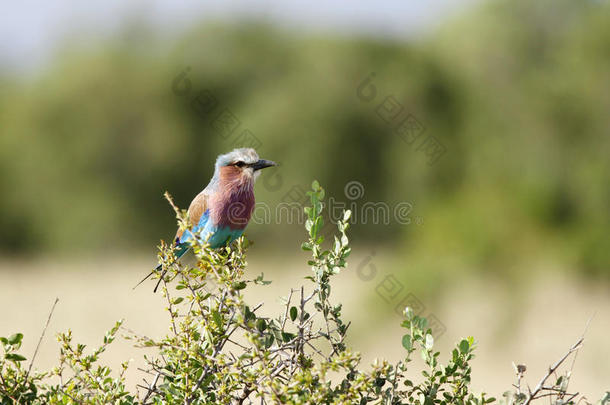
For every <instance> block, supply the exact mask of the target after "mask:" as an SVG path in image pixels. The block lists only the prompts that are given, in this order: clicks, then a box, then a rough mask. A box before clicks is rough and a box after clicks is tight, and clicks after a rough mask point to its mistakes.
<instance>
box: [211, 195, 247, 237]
mask: <svg viewBox="0 0 610 405" xmlns="http://www.w3.org/2000/svg"><path fill="white" fill-rule="evenodd" d="M210 203H211V204H210V205H211V206H210V216H211V219H212V222H213V223H214V225H215V226H218V227H219V228H225V227H228V228H230V229H232V230H242V231H243V229H244V228H245V227H246V225H248V222H249V221H250V217H251V216H252V211H253V210H254V191H253V189H252V186H251V185H245V186H243V187H236V188H233V189H228V190H224V191H219V192H218V193H217V194H216V195H215V196H214V197H213V198H212V201H210Z"/></svg>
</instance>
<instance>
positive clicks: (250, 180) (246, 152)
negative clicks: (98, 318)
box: [134, 148, 277, 292]
mask: <svg viewBox="0 0 610 405" xmlns="http://www.w3.org/2000/svg"><path fill="white" fill-rule="evenodd" d="M270 166H277V164H276V163H275V162H272V161H270V160H264V159H259V157H258V154H257V153H256V151H255V150H254V149H252V148H240V149H234V150H233V151H231V152H229V153H227V154H224V155H220V156H218V158H217V159H216V166H215V169H214V176H213V177H212V179H211V180H210V183H209V184H208V185H207V186H206V188H204V189H203V191H202V192H200V193H199V194H197V196H196V197H195V198H194V199H193V201H192V202H191V205H190V206H189V209H188V218H189V222H190V223H191V225H192V229H191V230H186V231H184V232H183V231H182V230H180V229H179V230H178V232H177V233H176V237H175V238H174V243H175V247H174V249H175V253H176V257H178V258H180V257H182V256H183V255H184V254H185V253H186V252H187V251H188V250H189V248H190V245H189V240H190V239H191V238H193V233H198V234H199V235H201V237H202V238H203V239H204V240H206V239H207V242H208V243H209V244H210V247H211V248H212V249H217V248H220V247H223V246H226V245H227V244H229V243H231V242H233V241H234V240H235V239H237V238H239V237H240V236H241V235H242V234H243V233H244V229H245V228H246V225H248V221H250V217H251V215H252V211H253V210H254V181H255V180H256V178H257V177H258V176H259V175H260V170H261V169H264V168H265V167H270ZM161 267H162V266H161V265H159V266H157V268H156V269H155V271H158V270H160V269H161ZM152 274H154V271H152V272H151V273H150V274H149V275H147V276H146V277H144V279H142V281H140V282H139V283H138V284H137V285H136V287H137V286H138V285H140V284H141V283H142V282H143V281H144V280H146V279H147V278H148V277H150V276H151V275H152ZM164 275H165V271H164V272H163V274H162V275H161V277H160V279H159V281H158V282H157V285H156V286H155V289H154V291H155V292H156V291H157V288H158V287H159V284H160V283H161V280H163V276H164ZM134 288H135V287H134Z"/></svg>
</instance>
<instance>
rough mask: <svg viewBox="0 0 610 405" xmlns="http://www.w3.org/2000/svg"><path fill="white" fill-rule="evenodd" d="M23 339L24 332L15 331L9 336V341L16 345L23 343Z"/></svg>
mask: <svg viewBox="0 0 610 405" xmlns="http://www.w3.org/2000/svg"><path fill="white" fill-rule="evenodd" d="M21 339H23V333H15V334H14V335H11V336H9V337H8V343H9V344H11V345H16V344H19V343H21Z"/></svg>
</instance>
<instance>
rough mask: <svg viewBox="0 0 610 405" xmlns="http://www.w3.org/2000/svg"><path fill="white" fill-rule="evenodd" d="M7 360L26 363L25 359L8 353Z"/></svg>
mask: <svg viewBox="0 0 610 405" xmlns="http://www.w3.org/2000/svg"><path fill="white" fill-rule="evenodd" d="M5 358H6V359H7V360H10V361H24V360H25V357H23V356H22V355H20V354H17V353H8V354H7V355H6V356H5Z"/></svg>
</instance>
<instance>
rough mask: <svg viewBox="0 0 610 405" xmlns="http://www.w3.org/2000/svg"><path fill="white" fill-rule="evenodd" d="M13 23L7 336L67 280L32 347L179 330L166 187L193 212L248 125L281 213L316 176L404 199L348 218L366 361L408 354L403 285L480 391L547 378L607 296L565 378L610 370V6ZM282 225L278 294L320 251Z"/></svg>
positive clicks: (437, 7) (130, 10) (347, 297)
mask: <svg viewBox="0 0 610 405" xmlns="http://www.w3.org/2000/svg"><path fill="white" fill-rule="evenodd" d="M0 21H1V23H0V37H2V40H1V42H0V89H1V91H0V131H1V137H0V188H1V189H2V190H3V193H2V197H1V198H0V307H1V308H2V309H1V311H0V335H7V334H10V333H14V332H16V331H22V332H25V334H26V338H25V341H26V342H25V343H26V344H25V349H26V355H27V354H28V350H29V353H32V352H33V349H34V347H35V344H36V341H37V340H38V336H39V334H40V331H41V330H42V327H43V325H44V320H45V319H46V316H47V313H48V311H49V309H50V307H51V304H52V302H53V300H54V298H55V297H59V299H60V303H59V304H58V307H57V309H56V312H55V314H54V317H53V319H52V321H51V325H50V330H49V332H48V336H47V338H46V339H45V341H44V343H43V347H42V349H41V354H40V357H39V358H38V360H37V366H39V367H41V368H43V367H47V366H48V365H52V364H53V361H54V360H53V359H54V358H56V357H57V352H58V348H57V346H56V344H55V343H54V342H53V339H52V335H53V333H54V332H56V331H58V330H64V329H67V328H72V329H73V330H74V333H75V335H76V337H78V338H80V340H81V341H84V342H86V343H90V344H93V343H95V342H97V341H99V340H100V339H101V336H102V334H103V331H104V330H106V329H108V328H110V326H111V324H112V322H113V321H114V320H117V319H119V318H125V319H126V325H127V327H129V328H131V329H133V330H136V331H138V332H140V333H144V334H146V333H148V334H160V333H163V332H164V330H165V321H166V316H165V314H164V313H163V299H162V297H160V296H154V295H153V294H152V292H151V290H152V283H149V284H146V285H144V286H143V287H140V288H139V289H137V290H135V291H132V290H131V287H132V286H133V285H134V284H135V282H137V281H138V280H139V279H140V278H141V277H142V276H143V275H145V274H146V273H147V271H149V269H150V268H151V266H152V265H153V263H154V262H155V253H156V248H155V247H156V245H157V244H158V243H159V239H161V238H163V239H168V238H170V237H171V236H172V235H173V229H174V226H175V219H174V215H173V213H172V211H171V210H170V208H169V206H168V205H167V203H166V202H165V201H164V199H163V198H162V194H163V192H164V191H165V190H167V191H169V192H170V193H171V194H172V195H173V196H174V197H175V199H176V202H177V203H178V204H179V205H181V206H183V207H186V206H187V205H188V203H189V201H190V199H191V198H192V197H193V196H194V195H195V194H197V193H198V192H199V191H200V190H201V189H202V188H203V187H204V186H205V185H206V184H207V181H208V179H209V177H210V176H211V175H212V171H213V161H214V159H215V157H216V156H217V155H218V154H220V153H224V152H226V151H228V150H231V149H232V148H234V147H236V146H251V145H253V146H256V147H257V149H258V150H259V153H260V154H261V156H262V157H265V158H267V159H272V160H275V161H278V162H280V163H281V167H280V168H277V169H268V170H267V171H266V172H265V173H264V174H263V175H262V177H261V179H260V180H259V183H258V185H257V190H256V194H257V201H259V202H264V203H265V204H267V205H268V206H269V207H271V209H272V210H273V209H274V207H277V206H278V204H281V203H282V202H286V201H300V200H299V198H300V197H299V196H302V192H303V191H304V190H306V189H307V188H308V187H309V184H310V183H311V181H312V180H313V179H318V180H319V181H320V183H321V184H322V185H323V186H324V187H325V188H326V189H327V194H328V195H330V196H332V197H333V198H334V199H335V200H336V201H341V202H345V203H347V204H356V206H357V207H362V206H363V205H364V204H365V203H367V202H368V203H383V204H386V205H387V206H388V207H396V206H397V205H399V204H401V203H408V204H409V206H410V207H412V209H411V210H410V213H409V217H410V221H402V223H401V221H396V220H394V219H395V217H394V216H392V220H391V221H390V222H389V223H387V224H376V223H373V222H374V221H367V222H365V223H362V222H363V221H360V222H358V223H356V224H354V226H353V227H352V229H351V231H352V232H351V235H352V240H353V242H354V253H353V257H352V261H351V264H350V269H349V270H348V271H347V272H346V273H344V274H342V275H341V276H340V279H339V280H338V286H337V288H336V293H337V299H340V300H343V301H344V302H345V308H346V313H347V314H348V317H349V318H351V319H352V320H353V326H352V337H351V344H352V346H353V347H354V348H355V349H357V350H360V351H362V352H364V353H365V358H366V359H367V361H369V360H372V359H373V358H375V357H385V358H394V357H396V356H399V355H400V341H399V338H400V333H401V331H400V328H399V321H400V317H399V315H398V314H397V313H396V311H395V308H397V307H398V308H400V307H402V306H403V305H404V304H405V303H407V302H408V303H411V305H418V306H419V307H418V308H420V311H421V313H422V314H424V315H428V316H431V317H434V319H435V320H436V321H435V322H437V325H439V326H438V343H439V345H440V346H441V348H446V347H449V346H450V345H451V344H453V342H454V341H456V340H457V339H458V338H459V337H461V336H465V335H474V336H475V337H476V338H477V340H478V341H479V356H478V359H477V361H476V362H475V366H474V382H473V385H474V387H475V389H477V390H485V391H487V392H490V393H491V394H494V395H501V393H502V392H503V391H504V390H506V389H509V388H510V384H511V383H512V382H513V369H512V365H511V361H514V362H515V363H525V364H526V365H528V373H527V375H526V376H527V377H528V379H529V381H530V383H531V384H532V385H533V384H535V383H536V382H537V379H538V378H539V377H540V376H541V375H542V373H543V370H544V369H545V367H547V366H548V364H550V363H551V362H554V361H555V360H556V359H557V358H559V356H560V355H561V354H562V353H563V352H564V351H565V350H567V348H568V347H569V345H570V344H571V343H572V342H573V341H575V340H576V339H577V337H578V336H579V335H580V334H581V333H582V332H583V330H584V328H585V324H586V323H587V320H588V319H589V318H590V317H591V316H593V319H592V321H591V324H590V326H589V328H588V331H587V337H588V339H587V342H586V346H585V348H584V349H583V350H582V351H581V353H580V354H579V358H578V361H577V363H576V365H575V370H574V377H573V380H572V384H573V387H574V388H575V389H576V390H579V391H581V392H582V393H584V394H585V395H587V397H588V398H589V399H590V400H594V399H597V398H599V397H601V394H602V392H603V391H605V390H606V389H608V388H609V387H608V381H610V363H608V362H607V361H606V360H607V359H608V358H610V344H608V335H609V334H610V294H609V293H610V231H609V227H610V159H609V152H610V137H609V136H608V131H609V128H610V114H608V111H609V110H610V53H609V52H608V50H609V49H610V5H609V4H608V2H606V1H593V0H577V1H574V0H554V1H550V0H542V1H536V2H532V1H526V0H510V1H509V0H494V1H484V2H483V1H482V2H477V1H449V0H446V1H444V0H436V1H430V2H420V3H417V4H415V3H414V2H404V3H403V2H398V1H396V2H394V1H380V2H371V3H370V4H369V3H367V2H336V3H333V4H326V3H324V2H322V1H313V2H307V3H305V2H293V3H290V4H284V3H283V2H280V1H267V2H254V1H239V2H234V3H231V4H225V5H220V4H212V3H209V2H194V1H193V2H184V3H180V4H172V3H171V2H151V3H144V2H141V3H140V2H133V3H124V2H119V1H110V2H90V3H87V4H85V3H83V4H82V5H75V4H72V3H70V2H68V1H58V2H54V3H53V4H51V3H49V4H46V3H45V4H43V3H42V2H27V1H26V2H23V3H12V4H11V5H9V6H8V7H7V9H6V10H4V12H3V16H2V17H0ZM388 97H390V99H388ZM388 103H389V104H388ZM390 105H391V106H392V107H391V108H390V107H389V106H390ZM388 109H389V111H388ZM227 116H228V117H229V119H228V121H227V120H226V119H224V118H223V117H225V118H226V117H227ZM390 116H391V117H390ZM219 117H220V118H219ZM388 117H390V118H388ZM219 119H220V121H219ZM219 122H221V124H219ZM227 122H229V123H230V125H227V124H226V123H227ZM223 123H224V124H223ZM405 123H406V124H408V125H407V127H404V126H401V124H403V125H404V124H405ZM405 128H406V129H405ZM431 142H433V143H434V145H436V146H435V147H436V148H437V149H430V145H431ZM422 145H428V146H426V147H424V146H422ZM439 148H440V149H439ZM438 150H441V151H442V152H443V153H442V154H434V153H431V151H432V152H434V151H438ZM350 182H352V183H350ZM353 182H357V183H353ZM348 184H357V185H358V187H360V188H359V189H358V190H359V194H358V196H357V197H358V198H354V196H353V195H352V196H350V195H348V194H346V185H348ZM267 222H270V223H253V224H251V225H250V226H249V227H248V231H247V235H248V237H249V238H250V239H252V240H253V241H254V242H255V245H254V247H253V248H252V250H251V251H250V262H251V267H252V270H251V271H252V273H253V274H255V273H260V272H261V271H263V272H265V274H266V275H267V277H268V278H270V279H272V280H274V284H273V286H274V287H273V288H272V289H269V288H267V289H266V290H260V291H254V292H253V293H252V294H253V297H252V299H264V300H265V302H266V303H267V305H268V308H269V312H270V313H272V312H273V308H274V305H276V304H277V298H278V297H279V296H280V295H283V294H285V293H287V292H288V291H289V288H290V286H293V287H294V286H297V285H299V283H303V282H305V281H304V280H303V277H304V276H306V275H307V272H308V268H307V266H306V256H305V255H304V254H302V253H299V246H300V242H301V241H302V239H303V237H304V235H305V234H304V231H303V229H302V226H301V225H299V224H296V223H294V222H295V221H292V222H293V223H289V222H290V221H282V220H277V218H275V220H274V219H273V218H272V220H271V221H267ZM404 222H409V223H404ZM141 354H143V353H142V352H141V351H138V350H136V349H133V348H131V347H130V346H129V344H127V343H125V344H123V343H119V344H118V345H117V347H116V348H115V350H114V351H112V352H111V353H108V354H107V360H108V361H109V362H111V363H112V362H114V363H118V360H120V359H124V358H129V357H132V358H134V363H135V365H134V366H133V367H132V371H131V372H132V375H131V377H130V378H131V379H132V380H131V381H132V382H133V384H134V385H135V383H136V382H138V380H139V379H140V378H141V377H142V376H141V375H139V374H138V372H137V364H138V359H139V358H140V357H141ZM603 359H605V360H603Z"/></svg>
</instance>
